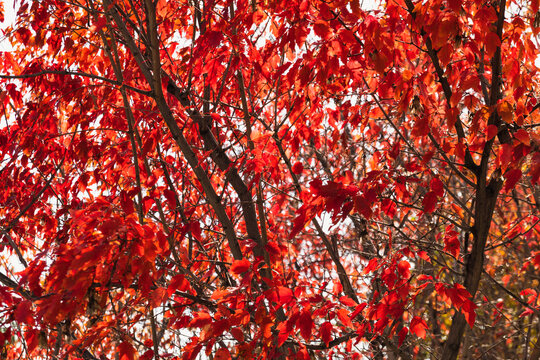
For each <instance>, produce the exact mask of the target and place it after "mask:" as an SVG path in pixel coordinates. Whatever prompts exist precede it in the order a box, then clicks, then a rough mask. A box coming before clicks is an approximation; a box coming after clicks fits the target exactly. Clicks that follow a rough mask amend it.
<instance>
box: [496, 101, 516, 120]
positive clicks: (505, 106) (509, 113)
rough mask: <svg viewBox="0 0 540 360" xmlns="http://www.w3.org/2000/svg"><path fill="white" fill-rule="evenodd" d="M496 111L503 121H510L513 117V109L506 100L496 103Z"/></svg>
mask: <svg viewBox="0 0 540 360" xmlns="http://www.w3.org/2000/svg"><path fill="white" fill-rule="evenodd" d="M497 112H498V113H499V115H500V117H501V118H502V119H503V121H504V122H505V123H511V122H512V119H513V118H514V110H513V109H512V105H510V103H509V102H508V101H503V102H502V103H500V104H498V105H497Z"/></svg>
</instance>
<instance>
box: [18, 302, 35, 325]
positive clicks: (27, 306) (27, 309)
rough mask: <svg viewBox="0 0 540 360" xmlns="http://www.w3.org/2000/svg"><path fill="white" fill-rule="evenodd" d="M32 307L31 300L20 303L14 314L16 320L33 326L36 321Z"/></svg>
mask: <svg viewBox="0 0 540 360" xmlns="http://www.w3.org/2000/svg"><path fill="white" fill-rule="evenodd" d="M31 307H32V302H31V301H30V300H25V301H22V302H20V303H19V305H17V307H16V308H15V312H14V313H13V315H14V317H15V320H16V321H17V322H19V323H23V324H28V325H32V324H33V323H34V319H33V317H32V310H31Z"/></svg>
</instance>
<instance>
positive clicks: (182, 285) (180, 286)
mask: <svg viewBox="0 0 540 360" xmlns="http://www.w3.org/2000/svg"><path fill="white" fill-rule="evenodd" d="M189 289H190V285H189V282H188V281H187V280H186V277H185V276H184V275H183V274H178V275H175V276H174V277H173V278H172V279H171V282H170V283H169V286H168V287H167V295H168V296H169V297H171V295H172V294H174V292H175V291H176V290H179V291H188V290H189Z"/></svg>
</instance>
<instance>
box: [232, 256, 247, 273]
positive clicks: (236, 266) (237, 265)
mask: <svg viewBox="0 0 540 360" xmlns="http://www.w3.org/2000/svg"><path fill="white" fill-rule="evenodd" d="M250 267H251V263H250V262H249V260H247V259H242V260H234V262H233V263H232V265H231V273H232V274H235V275H240V274H243V273H245V272H246V271H248V270H249V268H250Z"/></svg>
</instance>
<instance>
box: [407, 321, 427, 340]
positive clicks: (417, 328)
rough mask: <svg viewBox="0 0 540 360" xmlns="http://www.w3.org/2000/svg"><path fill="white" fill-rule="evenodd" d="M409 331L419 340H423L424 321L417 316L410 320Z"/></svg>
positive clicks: (424, 331)
mask: <svg viewBox="0 0 540 360" xmlns="http://www.w3.org/2000/svg"><path fill="white" fill-rule="evenodd" d="M409 329H410V330H411V332H412V333H413V334H415V335H416V336H418V337H419V338H422V339H424V338H425V337H426V329H427V324H426V322H425V321H424V319H422V318H419V317H418V316H415V317H413V318H412V320H411V324H410V325H409Z"/></svg>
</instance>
